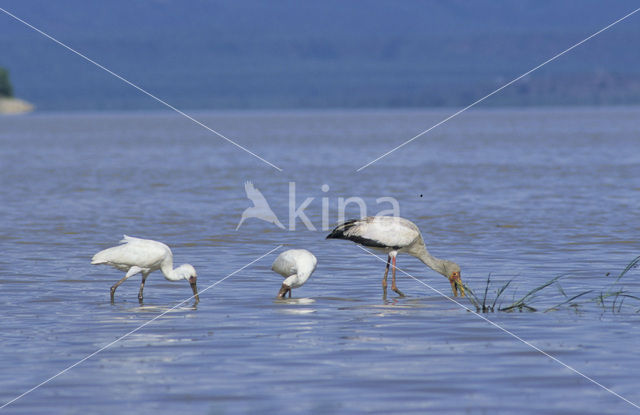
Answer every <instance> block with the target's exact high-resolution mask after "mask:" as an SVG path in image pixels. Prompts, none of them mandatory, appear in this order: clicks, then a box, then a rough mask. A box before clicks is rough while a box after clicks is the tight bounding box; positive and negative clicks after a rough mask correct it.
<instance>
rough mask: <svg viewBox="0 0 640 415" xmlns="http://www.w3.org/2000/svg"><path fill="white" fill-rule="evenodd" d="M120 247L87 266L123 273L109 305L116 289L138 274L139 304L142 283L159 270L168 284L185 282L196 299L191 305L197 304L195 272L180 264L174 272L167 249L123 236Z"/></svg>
mask: <svg viewBox="0 0 640 415" xmlns="http://www.w3.org/2000/svg"><path fill="white" fill-rule="evenodd" d="M120 243H121V245H118V246H114V247H112V248H107V249H105V250H103V251H100V252H98V253H97V254H95V255H94V256H93V258H92V259H91V264H93V265H102V264H104V265H111V266H112V267H114V268H116V269H119V270H120V271H126V273H127V274H126V275H125V276H124V277H123V278H122V279H121V280H120V281H118V282H116V283H115V284H114V285H113V286H112V287H111V302H113V298H114V295H115V293H116V288H118V286H119V285H120V284H122V283H123V282H125V281H126V280H127V279H129V278H131V277H132V276H134V275H136V274H138V273H141V274H142V283H141V284H140V291H139V292H138V300H140V301H142V290H143V289H144V282H145V281H146V279H147V277H148V276H149V274H150V273H152V272H153V271H157V270H161V271H162V274H164V277H165V278H166V279H167V280H169V281H181V280H187V281H189V284H190V285H191V290H192V291H193V295H194V297H195V299H196V301H195V304H197V303H198V302H200V298H199V297H198V288H197V285H196V279H197V277H198V275H197V274H196V270H195V268H193V266H191V265H189V264H184V265H180V266H179V267H177V268H176V269H174V268H173V254H172V253H171V249H169V247H168V246H167V245H165V244H163V243H162V242H158V241H153V240H151V239H140V238H134V237H132V236H127V235H124V237H123V239H122V240H121V241H120Z"/></svg>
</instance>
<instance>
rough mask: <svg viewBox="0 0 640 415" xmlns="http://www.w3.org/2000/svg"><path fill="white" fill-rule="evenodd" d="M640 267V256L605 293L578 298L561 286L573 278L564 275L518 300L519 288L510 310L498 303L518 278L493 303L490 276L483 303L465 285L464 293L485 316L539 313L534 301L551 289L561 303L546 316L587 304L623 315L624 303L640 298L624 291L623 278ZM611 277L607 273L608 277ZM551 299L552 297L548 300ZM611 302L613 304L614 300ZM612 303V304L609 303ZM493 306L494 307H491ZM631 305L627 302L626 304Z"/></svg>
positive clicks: (592, 291)
mask: <svg viewBox="0 0 640 415" xmlns="http://www.w3.org/2000/svg"><path fill="white" fill-rule="evenodd" d="M638 267H640V256H638V257H636V258H634V259H633V261H631V262H630V263H629V264H627V266H626V267H625V268H624V270H623V271H622V272H621V273H620V275H618V276H617V277H616V279H615V281H614V282H613V283H609V284H607V285H605V286H604V287H603V288H602V289H600V290H598V289H589V290H585V291H582V292H579V293H576V294H571V295H569V294H568V293H567V292H566V291H565V289H564V288H563V287H562V285H561V284H560V281H561V280H562V279H563V278H565V277H568V276H570V274H562V275H558V276H556V277H553V278H551V279H550V280H548V281H546V282H544V283H543V284H541V285H539V286H537V287H535V288H533V289H531V290H529V291H528V292H527V293H526V294H525V295H523V296H522V297H520V298H518V299H516V293H517V288H515V289H514V290H513V293H512V300H511V304H509V305H507V306H504V307H502V306H498V307H496V304H498V300H499V299H500V298H501V296H503V294H505V292H506V291H507V288H509V287H510V286H511V283H512V282H513V281H514V279H515V278H512V279H510V280H508V281H506V282H505V283H504V284H503V285H502V286H500V288H499V289H498V290H497V291H496V295H495V297H494V298H493V300H491V299H490V298H489V292H490V288H492V286H493V284H494V283H493V281H492V280H491V274H489V275H488V276H487V280H486V282H485V285H484V290H483V291H484V292H483V295H482V299H480V298H479V297H478V296H477V295H476V294H475V292H474V291H473V290H472V289H471V287H469V286H468V285H466V284H463V286H464V288H465V291H466V292H467V293H468V294H469V295H468V296H467V298H468V299H469V301H470V302H471V304H472V305H473V306H474V307H475V309H476V311H477V312H482V313H490V312H494V311H501V312H513V311H521V312H522V311H530V312H535V311H539V310H538V309H537V308H536V307H534V305H533V302H534V301H535V299H536V298H537V297H538V296H539V295H540V294H541V293H542V291H543V290H545V289H547V288H548V287H551V286H555V287H556V288H557V289H558V293H560V295H562V297H563V299H562V301H560V302H558V303H557V304H556V305H554V306H552V307H547V308H546V309H544V311H543V312H545V313H546V312H550V311H558V310H560V309H561V308H563V307H572V308H574V309H576V310H577V309H578V308H579V307H581V306H584V305H586V304H588V303H594V302H595V303H596V304H597V305H598V306H600V307H601V308H602V309H603V310H604V311H611V312H612V313H620V312H621V311H622V309H623V308H622V307H623V305H624V304H625V300H634V301H637V302H638V303H640V295H635V294H634V293H632V292H630V291H628V290H625V289H624V287H622V286H621V284H620V281H621V279H622V277H624V276H625V275H626V274H628V273H629V271H630V270H632V269H635V268H638ZM608 275H609V273H607V276H608ZM594 292H597V293H598V294H597V295H596V296H595V297H591V296H589V294H592V293H594ZM547 298H549V297H547ZM611 299H612V300H611ZM610 301H611V303H610V304H609V302H610ZM489 303H491V304H489ZM626 303H628V301H626ZM636 312H637V313H640V308H639V309H637V311H636Z"/></svg>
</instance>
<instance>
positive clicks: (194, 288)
mask: <svg viewBox="0 0 640 415" xmlns="http://www.w3.org/2000/svg"><path fill="white" fill-rule="evenodd" d="M189 285H190V286H191V291H193V296H194V297H195V299H196V302H195V304H198V303H199V302H200V297H199V296H198V286H197V285H196V280H195V278H194V279H193V280H191V279H190V280H189Z"/></svg>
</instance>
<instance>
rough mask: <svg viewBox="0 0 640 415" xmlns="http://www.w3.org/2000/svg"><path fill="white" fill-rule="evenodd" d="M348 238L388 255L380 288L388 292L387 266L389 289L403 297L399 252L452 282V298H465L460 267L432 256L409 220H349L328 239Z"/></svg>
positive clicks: (389, 218) (384, 217)
mask: <svg viewBox="0 0 640 415" xmlns="http://www.w3.org/2000/svg"><path fill="white" fill-rule="evenodd" d="M330 238H335V239H348V240H350V241H353V242H355V243H358V244H361V245H364V246H366V247H369V248H372V249H375V250H378V251H382V252H385V253H387V254H388V258H387V267H386V269H385V271H384V277H383V278H382V289H383V290H384V294H385V295H386V293H387V274H388V273H389V263H392V265H393V277H392V280H391V289H392V290H393V291H395V292H396V293H398V294H399V295H401V296H404V294H403V293H402V292H401V291H400V290H398V287H397V286H396V255H398V253H400V252H406V253H407V254H409V255H411V256H414V257H416V258H418V259H419V260H420V261H422V262H423V263H424V264H425V265H427V266H428V267H429V268H431V269H432V270H434V271H436V272H437V273H439V274H442V275H444V276H445V277H447V279H448V280H449V282H450V283H451V290H452V291H453V295H454V297H457V296H458V289H459V290H460V295H461V296H462V297H464V285H463V284H462V280H461V279H460V266H459V265H458V264H456V263H455V262H452V261H448V260H446V259H439V258H436V257H434V256H432V255H431V254H430V253H429V251H427V247H426V246H425V244H424V240H423V239H422V234H421V233H420V229H419V228H418V227H417V226H416V225H415V224H414V223H413V222H411V221H410V220H407V219H404V218H399V217H394V216H369V217H366V218H363V219H352V220H348V221H346V222H344V223H342V224H340V225H338V226H337V227H336V228H335V229H334V230H333V231H332V232H331V233H330V234H329V235H328V236H327V239H330Z"/></svg>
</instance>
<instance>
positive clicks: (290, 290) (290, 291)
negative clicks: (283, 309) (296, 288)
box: [289, 288, 293, 298]
mask: <svg viewBox="0 0 640 415" xmlns="http://www.w3.org/2000/svg"><path fill="white" fill-rule="evenodd" d="M292 292H293V290H292V289H291V288H289V298H291V293H292Z"/></svg>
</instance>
